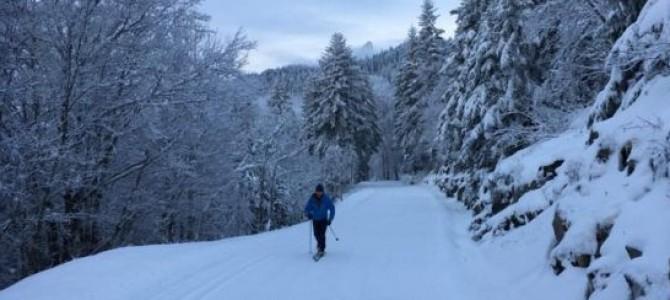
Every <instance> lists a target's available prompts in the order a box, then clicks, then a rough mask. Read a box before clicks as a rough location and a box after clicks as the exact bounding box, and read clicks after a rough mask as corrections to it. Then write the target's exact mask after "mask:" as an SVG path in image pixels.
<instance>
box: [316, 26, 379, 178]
mask: <svg viewBox="0 0 670 300" xmlns="http://www.w3.org/2000/svg"><path fill="white" fill-rule="evenodd" d="M319 66H320V74H319V75H318V76H317V77H316V78H315V79H314V80H313V81H312V82H311V84H310V86H309V87H308V89H307V93H306V95H305V101H306V103H305V119H306V125H305V126H306V141H307V144H308V146H309V150H310V152H311V153H314V154H318V155H319V156H321V157H323V155H324V154H325V153H326V151H327V150H328V148H329V147H333V146H338V147H340V148H342V149H348V151H351V153H354V154H355V155H356V156H357V159H358V171H357V172H356V174H355V177H356V178H357V179H359V180H360V179H365V177H366V176H367V171H368V170H367V169H368V160H369V158H370V156H371V155H372V154H373V153H374V152H375V151H376V150H377V147H378V145H379V143H380V140H381V138H380V134H379V129H378V127H377V124H376V120H377V116H376V110H375V102H374V99H373V95H372V91H371V89H370V84H369V83H368V80H367V77H366V76H365V75H364V74H363V73H362V72H361V70H360V68H359V67H358V65H357V64H356V62H355V61H354V58H353V56H352V52H351V49H350V48H349V47H348V46H347V44H346V40H345V39H344V36H343V35H342V34H340V33H336V34H334V35H333V37H332V39H331V42H330V45H329V46H328V47H327V48H326V51H325V54H324V56H323V57H322V58H321V60H320V61H319Z"/></svg>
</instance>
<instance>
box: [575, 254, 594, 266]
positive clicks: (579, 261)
mask: <svg viewBox="0 0 670 300" xmlns="http://www.w3.org/2000/svg"><path fill="white" fill-rule="evenodd" d="M572 265H573V266H575V267H578V268H584V269H586V268H588V267H589V266H590V265H591V255H589V254H581V255H578V256H577V258H576V259H575V261H573V262H572Z"/></svg>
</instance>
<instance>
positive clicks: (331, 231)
mask: <svg viewBox="0 0 670 300" xmlns="http://www.w3.org/2000/svg"><path fill="white" fill-rule="evenodd" d="M328 229H330V233H332V234H333V236H334V237H335V240H336V241H338V242H339V241H340V238H338V237H337V234H335V230H333V227H332V226H328Z"/></svg>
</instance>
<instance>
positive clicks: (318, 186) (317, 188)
mask: <svg viewBox="0 0 670 300" xmlns="http://www.w3.org/2000/svg"><path fill="white" fill-rule="evenodd" d="M316 191H317V192H322V193H323V184H320V183H319V184H317V185H316Z"/></svg>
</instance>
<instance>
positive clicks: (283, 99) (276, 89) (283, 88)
mask: <svg viewBox="0 0 670 300" xmlns="http://www.w3.org/2000/svg"><path fill="white" fill-rule="evenodd" d="M268 107H269V108H270V110H271V111H272V112H273V113H275V114H278V115H282V114H283V113H285V112H287V111H288V110H289V109H291V96H290V95H289V91H288V84H287V83H286V81H285V80H283V79H277V81H276V82H275V84H274V86H273V87H272V94H271V95H270V99H269V100H268Z"/></svg>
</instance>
